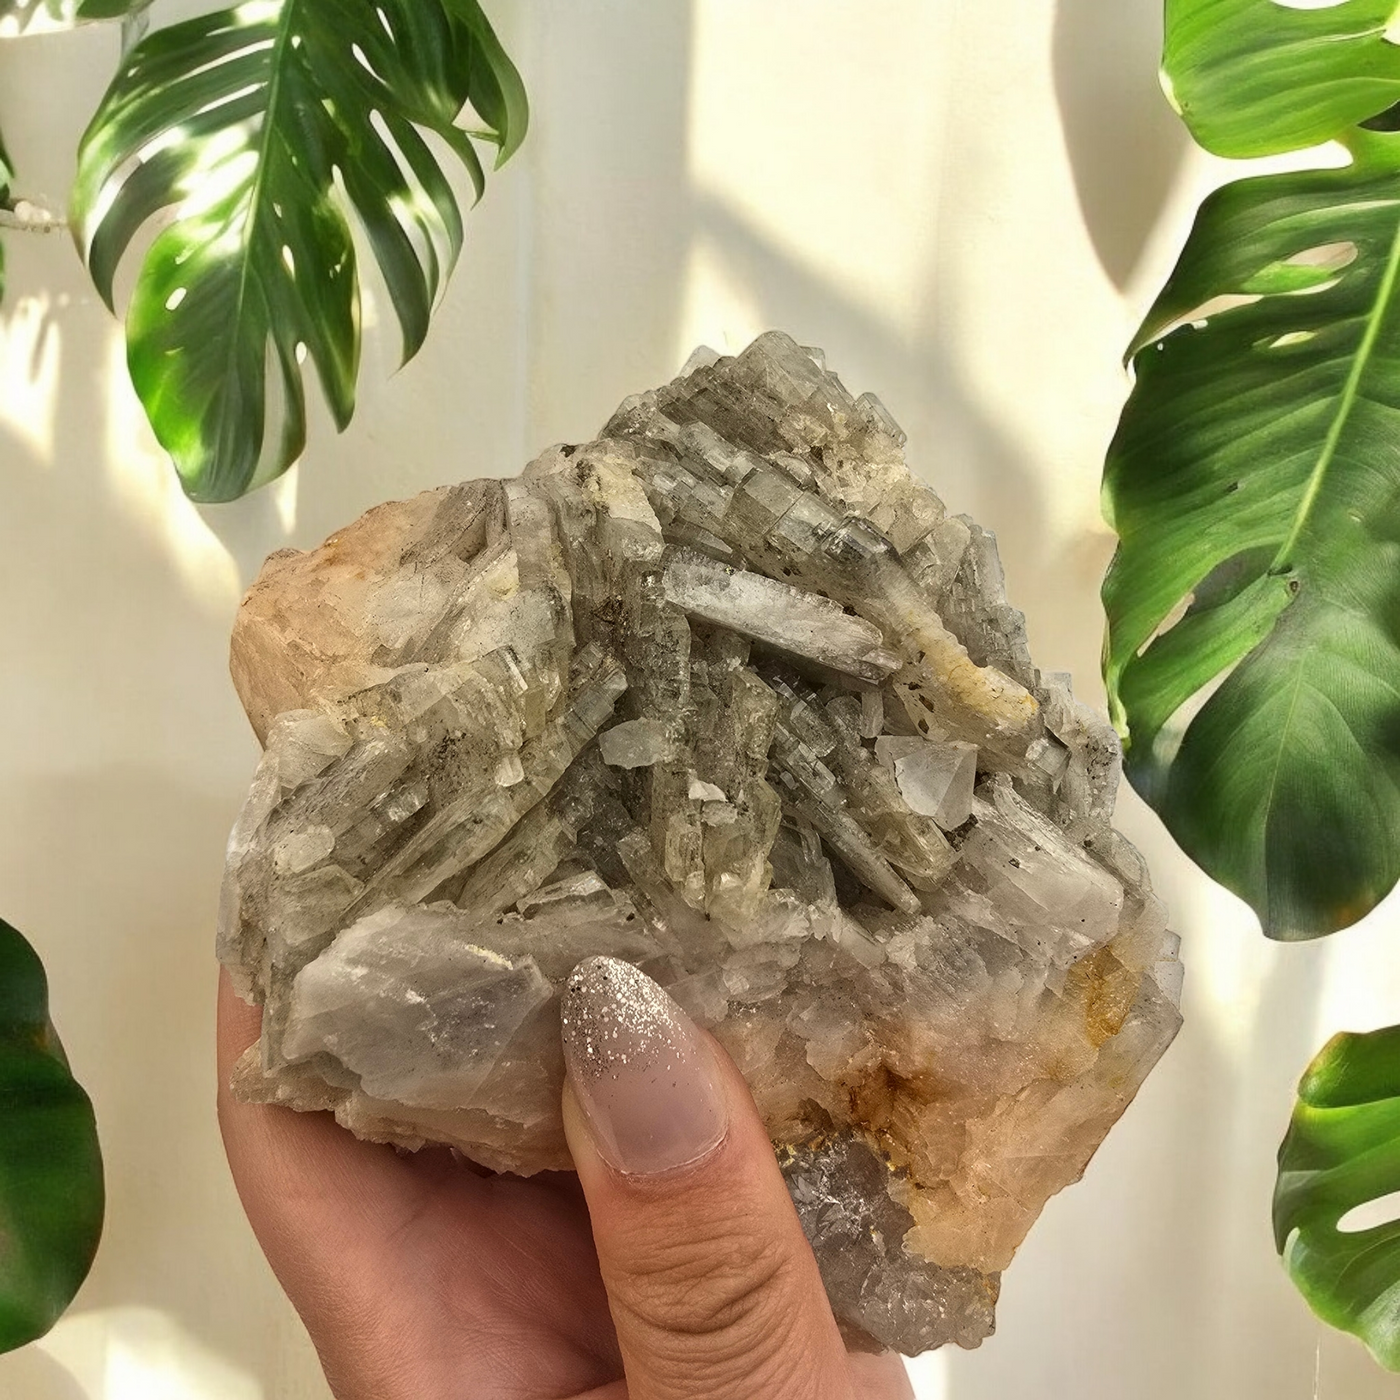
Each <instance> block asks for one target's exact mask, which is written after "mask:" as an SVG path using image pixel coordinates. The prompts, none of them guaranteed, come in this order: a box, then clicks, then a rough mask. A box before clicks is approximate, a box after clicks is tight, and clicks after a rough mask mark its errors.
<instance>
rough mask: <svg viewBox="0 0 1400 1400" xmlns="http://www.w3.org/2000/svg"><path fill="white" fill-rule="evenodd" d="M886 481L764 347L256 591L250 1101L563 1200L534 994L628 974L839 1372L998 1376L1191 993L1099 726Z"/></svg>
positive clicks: (233, 962)
mask: <svg viewBox="0 0 1400 1400" xmlns="http://www.w3.org/2000/svg"><path fill="white" fill-rule="evenodd" d="M903 444H904V435H903V434H902V433H901V432H900V430H899V428H898V427H897V425H896V424H895V423H894V421H893V419H892V418H891V417H890V415H889V414H888V413H887V412H886V410H885V409H884V407H883V406H882V405H881V404H880V403H879V401H878V400H876V399H874V398H873V397H871V396H869V395H865V396H862V397H861V398H858V399H857V398H853V397H852V396H851V395H850V394H849V393H848V392H847V391H846V389H845V388H844V387H843V386H842V385H841V383H840V381H839V380H838V379H836V378H835V377H834V376H833V375H831V374H829V373H828V372H827V370H826V369H825V366H824V363H823V359H822V356H821V354H820V353H819V352H817V351H811V350H805V349H802V348H800V347H799V346H797V345H796V344H794V343H793V342H792V341H791V340H789V339H788V338H787V337H785V336H782V335H778V334H776V333H775V334H769V335H766V336H764V337H762V338H761V339H760V340H758V341H756V342H755V343H754V344H753V345H752V346H750V347H749V349H748V350H746V351H745V352H744V353H743V354H742V355H739V356H738V357H736V358H732V359H719V358H717V357H716V356H714V355H713V354H711V353H709V352H697V354H696V356H695V357H694V358H693V359H692V362H691V364H690V365H689V366H687V371H686V372H685V373H684V374H683V375H682V376H681V377H680V378H679V379H677V380H676V381H675V382H674V383H672V384H669V385H667V386H666V387H665V388H662V389H659V390H656V391H654V392H652V393H647V394H643V395H640V396H638V397H636V398H633V399H630V400H628V401H627V402H626V403H625V404H623V406H622V407H621V409H619V410H618V412H617V414H616V415H615V416H614V418H613V419H612V421H611V422H610V423H609V424H608V425H607V427H606V428H605V429H604V430H603V433H602V435H601V436H600V437H599V438H598V440H597V441H595V442H591V443H588V444H586V445H584V446H580V447H559V448H554V449H552V450H551V451H549V452H546V453H545V454H544V456H542V457H540V458H539V459H538V460H537V461H535V462H533V463H532V464H531V465H530V466H529V467H528V468H527V469H526V470H525V472H524V474H523V475H522V476H521V477H519V478H518V479H514V480H509V481H470V482H466V483H464V484H462V485H460V486H450V487H444V488H442V489H440V490H437V491H431V492H428V493H426V494H424V495H421V496H418V497H416V498H415V499H413V500H410V501H402V502H396V503H393V504H390V505H384V506H380V507H379V508H378V509H376V510H372V511H370V512H369V513H368V514H366V515H365V516H363V517H362V518H361V519H360V520H359V521H357V522H356V523H355V524H353V525H351V526H349V527H348V528H347V529H345V530H342V531H341V532H340V533H339V534H337V535H334V536H332V537H331V538H330V539H329V540H327V541H326V543H325V544H323V545H322V546H321V547H320V548H319V549H315V550H312V551H310V552H309V553H305V554H299V553H294V552H284V553H281V554H277V555H274V556H273V557H272V558H271V559H269V560H268V562H267V565H266V567H265V568H264V570H263V572H262V575H261V577H260V578H259V579H258V582H257V583H256V585H255V586H254V588H253V589H252V591H251V592H250V593H249V595H248V597H247V599H246V600H245V602H244V604H243V608H242V611H241V613H240V615H239V618H238V623H237V626H236V628H235V632H234V638H233V672H234V677H235V680H236V682H237V685H238V690H239V694H240V695H241V697H242V699H243V703H244V705H245V707H246V709H247V711H248V714H249V716H250V718H251V720H252V722H253V726H254V728H255V729H256V730H257V733H258V737H259V738H260V739H261V740H262V741H263V744H264V747H265V753H264V757H263V760H262V763H261V765H260V766H259V768H258V772H257V776H256V778H255V780H254V783H253V788H252V791H251V793H250V795H249V797H248V801H247V804H246V806H245V808H244V810H243V813H242V815H241V816H240V818H239V821H238V824H237V826H236V828H235V830H234V832H233V835H232V837H231V838H230V844H229V858H228V871H227V876H226V883H225V891H224V901H223V908H222V911H221V924H220V956H221V958H222V960H223V961H224V963H225V964H226V965H227V966H228V967H229V969H230V970H231V971H232V973H233V975H234V977H235V979H236V981H237V984H238V987H239V989H240V991H241V992H242V994H243V995H244V996H246V997H248V998H250V999H255V1000H257V1001H259V1002H262V1003H263V1005H264V1009H265V1014H264V1020H263V1035H262V1040H261V1044H260V1046H257V1047H254V1049H253V1050H252V1051H250V1052H249V1054H248V1056H246V1057H245V1059H244V1061H243V1063H242V1064H241V1065H240V1067H239V1070H238V1074H237V1080H236V1087H237V1090H238V1092H239V1093H240V1094H242V1095H243V1096H244V1097H247V1098H250V1099H258V1100H265V1101H274V1102H278V1103H284V1104H290V1105H292V1106H293V1107H296V1108H301V1109H332V1110H333V1111H334V1112H335V1114H336V1116H337V1117H338V1118H339V1119H340V1121H341V1122H342V1123H343V1124H345V1125H346V1126H347V1127H348V1128H350V1129H352V1130H353V1131H354V1132H356V1133H358V1134H359V1135H360V1136H362V1137H367V1138H373V1139H377V1140H383V1141H389V1142H394V1143H398V1144H402V1145H405V1146H408V1147H416V1146H419V1145H421V1144H422V1143H424V1142H442V1143H450V1144H452V1145H454V1146H455V1147H457V1148H459V1149H460V1150H461V1151H462V1152H464V1153H465V1154H467V1155H468V1156H470V1157H472V1158H473V1159H475V1160H476V1161H478V1162H481V1163H483V1164H485V1165H486V1166H488V1167H491V1168H496V1169H499V1170H503V1171H516V1172H533V1171H538V1170H541V1169H544V1168H558V1167H566V1166H567V1165H568V1156H567V1153H566V1150H565V1146H564V1139H563V1134H562V1130H561V1126H560V1120H559V1096H560V1087H561V1080H562V1075H563V1063H562V1057H561V1051H560V1039H559V1011H558V996H557V992H558V989H559V988H560V986H561V985H562V983H563V981H564V979H565V978H566V977H567V976H568V973H569V972H570V970H571V969H572V968H573V967H574V966H575V964H577V963H578V962H579V961H580V960H581V959H582V958H585V957H587V956H589V955H591V954H595V953H610V954H613V955H615V956H618V957H622V958H626V959H628V960H629V961H632V962H634V963H636V964H638V965H639V966H641V967H642V968H644V969H645V970H646V971H648V972H649V973H651V974H652V975H653V976H655V977H656V978H657V979H658V980H659V981H661V982H662V983H664V984H666V985H667V986H669V988H670V990H671V991H672V993H673V994H674V995H675V996H676V997H677V998H678V999H679V1000H680V1001H681V1002H682V1003H683V1004H684V1005H685V1006H686V1007H687V1008H688V1009H689V1010H690V1012H691V1013H692V1014H693V1015H694V1016H695V1017H696V1018H697V1020H699V1021H700V1022H701V1023H702V1024H704V1025H706V1026H708V1027H710V1028H711V1029H712V1030H713V1031H714V1033H715V1034H716V1035H717V1036H718V1037H719V1039H720V1040H721V1041H722V1042H723V1044H724V1045H725V1047H726V1048H727V1049H728V1051H729V1053H730V1054H731V1055H732V1056H733V1057H734V1059H735V1060H736V1061H737V1063H738V1064H739V1066H740V1068H741V1069H742V1070H743V1072H744V1074H745V1075H746V1076H747V1078H748V1081H749V1084H750V1085H751V1086H752V1088H753V1092H754V1095H755V1097H756V1099H757V1101H758V1104H759V1107H760V1109H761V1110H762V1112H763V1115H764V1117H765V1120H766V1122H767V1123H768V1126H769V1128H770V1130H771V1133H772V1136H773V1141H774V1143H775V1144H776V1145H777V1147H778V1151H779V1157H780V1161H781V1163H782V1168H783V1171H784V1173H785V1175H786V1177H787V1180H788V1183H789V1187H790V1189H791V1192H792V1196H793V1200H794V1201H795V1202H796V1205H797V1209H798V1211H799V1213H800V1215H801V1218H802V1221H803V1224H804V1226H805V1228H806V1230H807V1233H808V1235H809V1237H810V1238H811V1240H812V1242H813V1245H814V1246H815V1248H816V1252H817V1256H818V1259H819V1261H820V1263H821V1267H822V1272H823V1277H824V1278H825V1280H826V1284H827V1288H828V1290H829V1292H830V1294H831V1298H832V1301H833V1304H834V1305H835V1308H836V1311H837V1314H838V1316H839V1317H840V1318H841V1320H842V1323H843V1326H844V1327H845V1328H846V1330H847V1333H848V1336H850V1337H851V1338H852V1339H854V1340H855V1341H857V1342H864V1343H866V1344H869V1343H871V1342H872V1341H873V1342H874V1343H878V1344H879V1345H882V1346H892V1347H896V1348H898V1349H899V1350H902V1351H904V1352H907V1353H914V1352H919V1351H922V1350H925V1349H926V1348H929V1347H933V1346H938V1345H940V1344H941V1343H945V1342H950V1341H952V1342H957V1343H959V1344H960V1345H963V1346H975V1345H976V1344H977V1343H978V1342H979V1341H980V1340H981V1339H982V1338H984V1337H985V1336H987V1335H988V1334H989V1333H990V1332H991V1330H992V1326H993V1314H994V1304H995V1301H996V1297H997V1290H998V1282H999V1276H1000V1271H1001V1270H1002V1269H1004V1268H1005V1267H1006V1265H1007V1264H1008V1263H1009V1261H1010V1259H1011V1256H1012V1254H1013V1253H1014V1252H1015V1250H1016V1247H1017V1246H1018V1245H1019V1244H1020V1242H1021V1240H1022V1238H1023V1237H1024V1236H1025V1233H1026V1231H1027V1229H1028V1228H1029V1227H1030V1225H1031V1223H1032V1222H1033V1221H1034V1220H1035V1218H1036V1216H1037V1215H1038V1214H1039V1212H1040V1209H1041V1207H1042V1206H1043V1205H1044V1203H1045V1201H1046V1200H1047V1198H1048V1197H1049V1196H1051V1195H1052V1194H1053V1193H1054V1192H1056V1191H1058V1190H1060V1188H1061V1187H1063V1186H1065V1185H1067V1184H1068V1183H1070V1182H1072V1181H1074V1180H1076V1179H1077V1178H1078V1177H1079V1175H1080V1173H1081V1172H1082V1171H1083V1169H1084V1166H1085V1164H1086V1163H1087V1162H1088V1160H1089V1158H1090V1156H1091V1155H1092V1154H1093V1152H1094V1150H1095V1148H1096V1147H1097V1146H1098V1144H1099V1143H1100V1142H1101V1141H1102V1139H1103V1137H1104V1135H1105V1133H1106V1132H1107V1131H1108V1129H1109V1127H1110V1126H1111V1125H1112V1124H1113V1122H1114V1121H1115V1120H1116V1119H1117V1118H1118V1116H1119V1114H1121V1113H1122V1111H1123V1109H1124V1108H1125V1106H1126V1105H1127V1104H1128V1102H1129V1101H1130V1100H1131V1099H1132V1097H1133V1095H1134V1094H1135V1093H1136V1091H1137V1089H1138V1087H1139V1085H1140V1084H1141V1083H1142V1081H1143V1078H1144V1077H1145V1076H1146V1074H1147V1072H1148V1070H1149V1069H1151V1067H1152V1065H1153V1064H1154V1063H1155V1062H1156V1061H1157V1059H1158V1057H1159V1056H1160V1055H1161V1054H1162V1052H1163V1051H1164V1050H1165V1049H1166V1047H1167V1045H1168V1044H1169V1042H1170V1041H1171V1039H1172V1036H1173V1035H1174V1034H1175V1032H1176V1029H1177V1026H1178V1024H1179V1016H1178V1013H1177V1001H1178V996H1179V989H1180V965H1179V963H1178V962H1177V960H1176V949H1177V940H1176V939H1175V937H1174V936H1173V935H1172V934H1171V933H1169V932H1168V931H1167V928H1166V922H1165V918H1164V915H1163V911H1162V908H1161V906H1160V905H1159V904H1158V903H1157V901H1156V900H1155V899H1154V898H1153V897H1152V895H1151V893H1150V890H1149V885H1148V880H1147V874H1146V871H1145V870H1144V868H1143V864H1142V861H1141V859H1140V858H1139V856H1138V855H1137V853H1136V852H1135V851H1134V850H1133V849H1132V847H1131V846H1129V845H1128V843H1127V842H1126V841H1125V840H1124V839H1123V838H1122V837H1120V836H1119V835H1117V834H1116V833H1115V832H1114V831H1113V829H1112V827H1111V826H1110V825H1109V821H1110V817H1111V815H1112V811H1113V802H1114V795H1115V790H1116V787H1117V782H1118V774H1119V755H1118V746H1117V742H1116V740H1115V737H1114V735H1113V732H1112V730H1111V729H1110V728H1109V727H1108V725H1107V724H1106V723H1105V721H1104V720H1102V719H1101V718H1100V717H1099V716H1098V715H1097V714H1095V713H1094V712H1092V711H1091V710H1089V709H1087V708H1086V707H1085V706H1083V705H1081V704H1079V703H1078V702H1076V701H1075V700H1074V699H1073V697H1072V696H1071V694H1070V690H1069V685H1068V681H1067V678H1066V677H1063V676H1052V675H1047V676H1042V675H1040V674H1039V673H1038V672H1037V671H1036V669H1035V667H1034V666H1033V665H1032V664H1031V659H1030V656H1029V654H1028V652H1027V648H1026V639H1025V631H1024V626H1023V620H1022V617H1021V615H1020V613H1018V612H1016V611H1015V610H1014V609H1012V608H1011V607H1009V606H1008V605H1007V603H1006V600H1005V596H1004V593H1003V586H1002V577H1001V570H1000V567H999V565H998V561H997V555H996V548H995V543H994V541H993V539H992V537H991V536H990V535H989V534H987V533H986V532H985V531H983V530H981V529H979V528H978V527H977V526H976V525H975V524H973V523H972V521H970V520H968V519H966V518H962V517H950V516H948V515H947V514H946V512H945V511H944V508H943V505H942V503H941V502H940V501H939V500H938V498H937V497H936V496H935V495H934V494H933V493H932V492H931V491H929V490H928V489H927V488H926V487H925V486H923V485H921V484H920V483H919V482H918V481H916V480H915V479H914V478H913V477H912V476H911V475H910V473H909V471H908V469H907V468H906V466H905V463H904V456H903Z"/></svg>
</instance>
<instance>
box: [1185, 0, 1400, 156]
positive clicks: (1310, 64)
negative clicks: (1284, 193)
mask: <svg viewBox="0 0 1400 1400" xmlns="http://www.w3.org/2000/svg"><path fill="white" fill-rule="evenodd" d="M1394 18H1395V2H1394V0H1346V3H1343V4H1334V5H1328V6H1326V7H1324V8H1311V9H1301V8H1294V7H1293V6H1291V5H1290V6H1284V5H1281V4H1279V3H1278V0H1168V4H1167V10H1166V20H1167V23H1166V45H1165V49H1164V53H1163V60H1162V62H1163V73H1164V77H1165V80H1166V83H1167V86H1168V89H1169V91H1170V93H1171V95H1172V98H1173V100H1174V101H1175V103H1176V105H1177V107H1178V108H1179V110H1180V112H1181V115H1182V117H1183V119H1184V120H1185V121H1186V124H1187V125H1188V126H1189V127H1190V128H1191V133H1192V135H1194V136H1195V138H1196V140H1197V141H1199V142H1200V143H1201V145H1202V146H1204V147H1205V148H1206V150H1208V151H1213V152H1214V153H1215V154H1216V155H1222V156H1237V157H1248V156H1264V155H1278V154H1280V153H1282V152H1284V151H1296V150H1302V149H1304V148H1306V147H1308V146H1317V145H1320V144H1322V143H1323V142H1324V141H1331V140H1334V139H1336V137H1337V135H1338V134H1339V133H1340V132H1342V131H1344V130H1345V129H1346V128H1348V127H1351V126H1356V125H1358V124H1360V123H1361V122H1364V121H1365V120H1366V119H1367V118H1369V117H1374V116H1376V115H1377V114H1378V113H1380V112H1382V111H1384V110H1385V109H1386V108H1388V107H1390V106H1392V105H1393V104H1394V103H1396V102H1400V47H1397V46H1396V44H1395V43H1393V42H1392V41H1391V40H1390V39H1389V38H1387V33H1388V32H1389V27H1390V25H1391V24H1392V22H1393V20H1394Z"/></svg>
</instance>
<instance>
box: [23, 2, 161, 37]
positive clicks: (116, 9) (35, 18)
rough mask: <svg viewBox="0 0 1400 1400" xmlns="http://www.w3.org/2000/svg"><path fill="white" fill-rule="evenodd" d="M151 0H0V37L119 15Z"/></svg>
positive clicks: (64, 26) (115, 17) (126, 13)
mask: <svg viewBox="0 0 1400 1400" xmlns="http://www.w3.org/2000/svg"><path fill="white" fill-rule="evenodd" d="M150 3H151V0H0V37H5V36H13V35H20V34H37V33H44V34H48V33H52V32H53V31H54V30H56V29H71V28H72V27H73V26H74V25H77V24H86V23H89V22H91V21H93V20H103V19H122V18H124V17H125V16H126V15H129V14H134V13H135V12H136V11H138V10H144V9H145V8H146V7H147V6H148V5H149V4H150Z"/></svg>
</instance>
